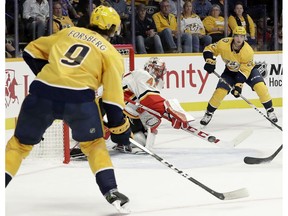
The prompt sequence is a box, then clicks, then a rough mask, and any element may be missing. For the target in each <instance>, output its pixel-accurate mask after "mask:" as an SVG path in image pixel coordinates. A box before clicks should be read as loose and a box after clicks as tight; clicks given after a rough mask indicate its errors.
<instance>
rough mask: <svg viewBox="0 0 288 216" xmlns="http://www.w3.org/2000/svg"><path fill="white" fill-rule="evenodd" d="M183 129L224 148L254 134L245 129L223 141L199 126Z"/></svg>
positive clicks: (138, 104)
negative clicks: (231, 138) (229, 139)
mask: <svg viewBox="0 0 288 216" xmlns="http://www.w3.org/2000/svg"><path fill="white" fill-rule="evenodd" d="M125 100H126V101H127V102H129V103H132V104H134V105H135V106H138V107H139V108H141V109H143V110H146V111H148V112H150V113H151V114H153V115H155V116H158V117H160V118H161V117H163V118H165V119H166V120H168V121H170V118H169V116H168V115H165V114H164V115H163V116H161V114H160V113H158V112H157V111H155V110H152V109H150V108H149V107H146V106H144V105H142V104H140V103H138V102H135V101H133V100H131V99H129V98H126V97H125ZM181 129H182V130H184V131H186V132H188V133H191V134H192V135H194V136H196V137H198V138H200V139H203V140H205V141H207V142H210V143H214V144H216V145H217V146H219V147H224V148H231V147H235V146H237V145H239V144H240V143H241V142H242V141H243V140H245V139H246V138H247V137H248V136H250V135H251V134H252V130H245V131H243V132H242V133H240V134H239V135H238V136H237V137H235V138H234V139H233V140H231V141H223V140H221V139H219V138H217V137H216V136H214V135H212V134H209V133H208V132H205V131H203V130H201V129H198V128H195V127H192V126H191V125H189V126H188V128H186V129H185V128H181Z"/></svg>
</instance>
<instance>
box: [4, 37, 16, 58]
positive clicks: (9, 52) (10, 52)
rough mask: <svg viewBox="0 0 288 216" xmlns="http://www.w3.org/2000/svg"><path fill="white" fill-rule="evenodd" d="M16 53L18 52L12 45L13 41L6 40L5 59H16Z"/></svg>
mask: <svg viewBox="0 0 288 216" xmlns="http://www.w3.org/2000/svg"><path fill="white" fill-rule="evenodd" d="M15 52H16V50H15V48H14V46H13V45H12V41H10V40H5V58H14V57H15Z"/></svg>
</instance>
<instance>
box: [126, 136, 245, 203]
mask: <svg viewBox="0 0 288 216" xmlns="http://www.w3.org/2000/svg"><path fill="white" fill-rule="evenodd" d="M130 142H131V143H132V144H134V145H135V146H137V147H138V148H140V149H141V150H143V151H145V152H146V153H148V154H149V155H151V156H152V157H153V158H155V159H156V160H158V161H159V162H161V163H162V164H164V165H165V166H167V167H168V168H170V169H172V170H174V171H175V172H176V173H178V174H179V175H181V176H183V177H184V178H186V179H188V180H189V181H191V182H193V183H194V184H196V185H198V186H199V187H201V188H202V189H204V190H206V191H207V192H208V193H210V194H212V195H213V196H215V197H217V198H218V199H220V200H232V199H240V198H244V197H248V196H249V193H248V191H247V189H246V188H241V189H238V190H234V191H230V192H225V193H220V192H217V191H214V190H213V189H211V188H209V187H207V186H206V185H204V184H202V183H201V182H199V181H197V180H196V179H194V178H193V177H191V176H189V175H188V174H187V173H184V172H183V171H182V170H180V169H178V168H177V167H175V166H174V165H173V164H171V163H169V162H168V161H166V160H164V159H163V158H161V157H160V156H158V155H157V154H155V153H153V152H152V151H151V150H148V149H147V148H145V147H144V146H142V145H141V144H140V143H137V142H136V141H135V140H133V139H131V138H130Z"/></svg>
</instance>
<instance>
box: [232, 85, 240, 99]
mask: <svg viewBox="0 0 288 216" xmlns="http://www.w3.org/2000/svg"><path fill="white" fill-rule="evenodd" d="M242 87H243V83H236V84H235V86H234V89H233V90H232V91H231V94H232V95H233V96H234V97H235V98H238V97H240V94H241V92H242Z"/></svg>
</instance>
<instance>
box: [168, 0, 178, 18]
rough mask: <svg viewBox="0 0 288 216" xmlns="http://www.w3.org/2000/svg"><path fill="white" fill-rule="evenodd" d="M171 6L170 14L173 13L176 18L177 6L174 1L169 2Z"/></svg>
mask: <svg viewBox="0 0 288 216" xmlns="http://www.w3.org/2000/svg"><path fill="white" fill-rule="evenodd" d="M169 4H170V13H172V14H173V15H174V16H177V5H176V3H175V1H174V0H169Z"/></svg>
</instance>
